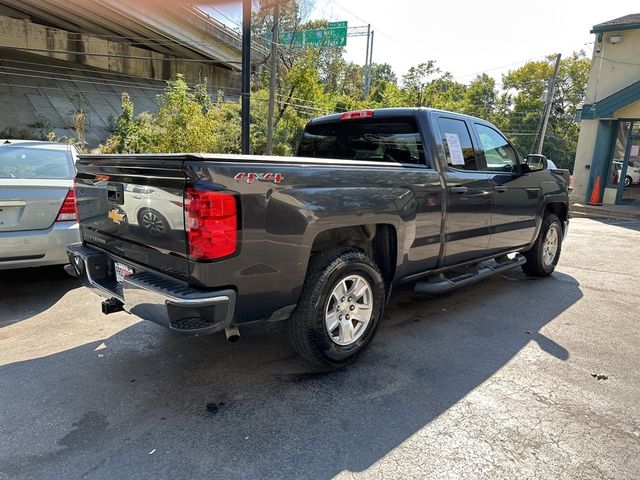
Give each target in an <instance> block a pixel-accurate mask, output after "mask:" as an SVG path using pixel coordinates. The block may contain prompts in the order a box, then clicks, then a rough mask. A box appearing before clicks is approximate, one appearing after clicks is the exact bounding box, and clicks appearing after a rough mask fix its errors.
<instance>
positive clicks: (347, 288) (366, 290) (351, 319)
mask: <svg viewBox="0 0 640 480" xmlns="http://www.w3.org/2000/svg"><path fill="white" fill-rule="evenodd" d="M384 301H385V286H384V279H383V278H382V274H381V273H380V270H379V269H378V266H377V265H376V264H375V262H374V261H373V260H371V259H370V258H369V257H368V256H367V255H365V254H364V253H363V252H361V251H359V250H353V249H337V250H330V251H327V252H322V253H319V254H317V255H316V256H314V257H313V258H312V260H311V262H310V263H309V270H308V272H307V277H306V279H305V283H304V286H303V290H302V295H301V297H300V301H299V302H298V306H297V307H296V310H295V311H294V312H293V314H292V315H291V318H289V323H288V333H289V339H290V341H291V344H292V345H293V347H294V348H295V350H296V351H297V352H298V353H299V354H300V355H301V356H302V357H304V358H305V359H307V360H309V361H311V362H314V363H317V364H320V365H324V366H329V367H333V368H338V367H341V366H344V365H346V364H348V363H350V362H352V361H354V360H355V359H356V357H358V355H360V354H361V353H362V352H363V351H364V350H365V349H366V348H367V346H368V345H369V343H370V342H371V340H372V339H373V337H374V335H375V333H376V331H377V329H378V324H379V322H380V318H381V316H382V310H383V308H384Z"/></svg>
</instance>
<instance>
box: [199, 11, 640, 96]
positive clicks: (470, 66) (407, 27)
mask: <svg viewBox="0 0 640 480" xmlns="http://www.w3.org/2000/svg"><path fill="white" fill-rule="evenodd" d="M207 10H208V11H209V12H210V13H211V14H212V16H215V17H217V18H219V19H220V20H222V21H224V22H225V23H228V24H233V23H239V21H240V18H241V13H240V3H239V2H231V3H228V4H224V5H216V6H215V10H213V9H207ZM639 12H640V3H639V2H638V0H615V1H611V2H608V1H602V0H600V1H594V0H582V1H579V0H570V1H567V0H564V1H563V0H535V1H528V2H522V1H517V0H516V1H514V0H511V1H504V0H480V1H478V0H475V1H473V0H449V1H437V2H433V1H428V0H423V1H420V0H393V1H378V0H316V2H315V7H314V9H313V11H312V13H311V15H310V19H315V18H326V19H328V20H332V21H343V20H346V21H348V22H349V26H350V27H351V26H361V25H367V24H371V28H372V30H373V31H375V40H374V47H373V62H374V63H389V64H391V66H392V67H393V69H394V71H395V72H396V73H397V74H398V76H399V77H402V75H403V74H404V73H406V71H407V70H408V69H409V68H410V67H411V66H413V65H417V64H419V63H421V62H425V61H427V60H435V61H436V64H437V66H438V67H439V68H440V69H441V70H442V71H447V72H451V73H452V74H453V77H454V78H455V79H456V80H458V81H461V82H463V83H469V82H470V81H471V80H472V79H473V78H474V76H475V75H477V74H479V73H482V72H486V73H488V74H489V75H491V76H493V77H495V78H496V79H498V81H499V80H500V77H501V75H502V74H503V73H506V72H507V71H509V70H513V69H516V68H518V66H520V65H522V64H524V63H526V62H527V61H528V60H542V59H543V58H544V57H545V56H547V55H553V54H556V53H561V54H563V55H569V54H570V53H571V52H573V51H579V50H581V49H584V50H585V51H586V53H587V55H588V56H589V57H590V56H591V53H592V50H593V43H592V42H593V40H594V35H593V34H590V33H589V31H590V30H591V27H592V26H593V25H595V24H598V23H602V22H605V21H608V20H612V19H614V18H617V17H621V16H623V15H627V14H630V13H639ZM365 51H366V37H349V38H348V40H347V47H346V52H345V58H346V59H347V60H350V61H353V62H356V63H360V64H364V61H365Z"/></svg>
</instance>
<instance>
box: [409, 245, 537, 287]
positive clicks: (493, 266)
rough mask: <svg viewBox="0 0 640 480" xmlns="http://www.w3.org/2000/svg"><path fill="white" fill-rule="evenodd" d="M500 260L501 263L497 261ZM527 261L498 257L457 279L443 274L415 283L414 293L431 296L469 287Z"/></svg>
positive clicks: (521, 257) (517, 256) (520, 256)
mask: <svg viewBox="0 0 640 480" xmlns="http://www.w3.org/2000/svg"><path fill="white" fill-rule="evenodd" d="M498 260H501V261H498ZM526 262H527V259H526V258H524V257H523V256H522V255H516V256H515V258H513V259H507V258H506V257H500V258H499V259H496V260H495V261H492V263H490V264H489V265H483V266H481V267H479V268H478V269H477V270H475V271H472V272H468V273H465V274H463V275H460V276H458V277H453V278H447V277H445V276H444V275H443V274H440V275H436V276H434V277H431V279H429V280H425V281H422V282H418V283H416V286H415V292H416V293H429V294H432V295H441V294H443V293H447V292H450V291H451V290H455V289H456V288H460V287H464V286H466V285H471V284H472V283H476V282H479V281H480V280H483V279H485V278H487V277H490V276H491V275H495V274H496V273H500V272H505V271H507V270H511V269H512V268H516V267H519V266H520V265H524V264H525V263H526Z"/></svg>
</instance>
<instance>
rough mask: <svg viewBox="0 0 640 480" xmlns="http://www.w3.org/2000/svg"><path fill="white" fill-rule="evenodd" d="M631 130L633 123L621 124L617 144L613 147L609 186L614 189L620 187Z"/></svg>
mask: <svg viewBox="0 0 640 480" xmlns="http://www.w3.org/2000/svg"><path fill="white" fill-rule="evenodd" d="M630 130H631V122H620V125H619V126H618V135H617V137H616V143H615V145H614V146H613V158H612V161H611V169H610V170H609V185H610V186H612V187H613V186H618V185H619V184H620V181H621V178H620V177H621V175H622V165H623V163H624V155H625V153H626V151H627V140H628V139H629V131H630Z"/></svg>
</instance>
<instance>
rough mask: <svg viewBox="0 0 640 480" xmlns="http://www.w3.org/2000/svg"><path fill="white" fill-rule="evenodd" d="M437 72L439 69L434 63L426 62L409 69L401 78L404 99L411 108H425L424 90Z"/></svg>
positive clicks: (431, 61)
mask: <svg viewBox="0 0 640 480" xmlns="http://www.w3.org/2000/svg"><path fill="white" fill-rule="evenodd" d="M439 72H440V69H439V68H437V67H436V62H435V61H434V60H428V61H427V62H425V63H421V64H419V65H416V66H415V67H411V68H410V69H409V71H408V72H407V73H406V74H405V75H404V76H403V77H402V81H403V84H404V88H405V91H406V96H407V97H406V98H407V101H408V102H409V104H410V105H411V106H414V107H424V106H425V90H426V88H427V86H429V84H430V83H431V79H432V77H433V76H434V75H435V74H436V73H439Z"/></svg>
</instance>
